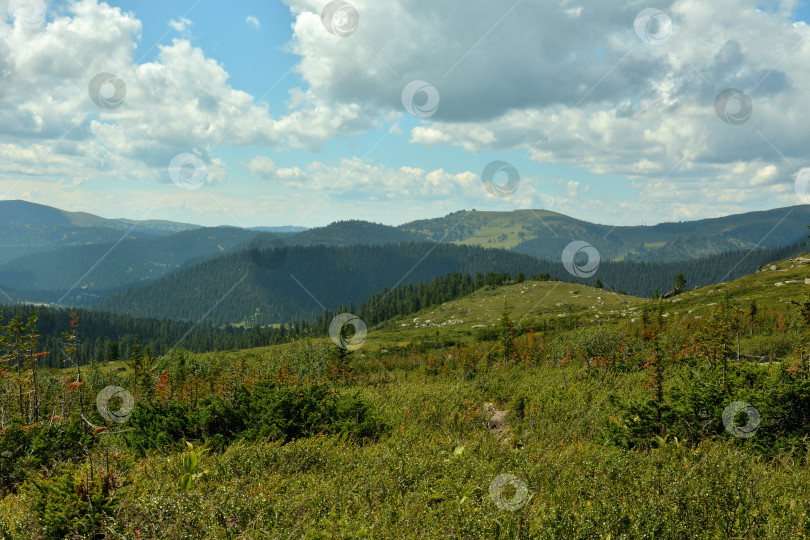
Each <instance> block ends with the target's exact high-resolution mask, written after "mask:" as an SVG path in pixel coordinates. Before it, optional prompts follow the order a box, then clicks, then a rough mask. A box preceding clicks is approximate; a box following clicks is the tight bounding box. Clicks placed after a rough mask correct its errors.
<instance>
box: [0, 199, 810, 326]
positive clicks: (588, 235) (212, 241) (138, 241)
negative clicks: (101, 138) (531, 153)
mask: <svg viewBox="0 0 810 540" xmlns="http://www.w3.org/2000/svg"><path fill="white" fill-rule="evenodd" d="M808 223H810V205H802V206H794V207H788V208H778V209H774V210H766V211H758V212H748V213H745V214H738V215H733V216H725V217H720V218H711V219H703V220H698V221H690V222H679V223H661V224H658V225H654V226H616V227H613V226H610V225H603V224H594V223H589V222H586V221H582V220H579V219H575V218H572V217H569V216H565V215H563V214H559V213H556V212H552V211H548V210H515V211H511V212H489V211H477V210H471V211H465V210H462V211H458V212H454V213H451V214H449V215H447V216H444V217H440V218H433V219H427V220H417V221H413V222H409V223H406V224H403V225H399V226H390V225H384V224H379V223H371V222H367V221H361V220H345V221H338V222H334V223H331V224H329V225H327V226H324V227H316V228H313V229H305V230H300V229H301V228H300V227H292V226H289V227H285V226H280V227H253V228H251V229H242V228H239V227H232V226H222V227H201V226H199V225H192V224H188V223H175V222H171V221H163V220H149V221H143V222H135V221H132V220H119V219H106V218H102V217H99V216H94V215H92V214H87V213H82V212H65V211H62V210H59V209H56V208H51V207H48V206H44V205H40V204H36V203H29V202H25V201H0V287H3V288H4V290H5V288H8V289H9V290H13V291H15V294H13V295H11V294H9V296H12V297H13V298H14V299H15V300H25V301H36V302H52V301H57V300H58V301H61V302H62V303H63V304H66V305H85V306H86V305H91V304H94V303H98V302H102V301H104V300H105V299H106V298H108V297H110V296H111V295H113V294H117V293H122V292H123V291H124V290H128V289H129V288H131V287H135V286H144V285H147V284H149V283H150V282H152V281H154V280H156V279H159V278H165V277H168V276H170V275H171V274H173V273H176V272H180V271H183V270H185V269H188V268H190V267H193V266H195V265H199V264H201V263H205V262H206V261H209V260H211V259H213V258H215V257H219V256H223V255H227V254H229V253H237V252H240V251H249V250H250V249H252V248H255V247H256V246H259V247H261V246H263V245H264V244H266V243H267V242H273V243H276V244H279V245H284V246H287V247H288V248H290V249H292V248H295V247H317V246H328V247H346V248H350V247H352V246H393V245H407V244H422V243H426V242H427V243H428V244H427V245H431V246H433V245H437V244H452V245H457V246H458V247H465V246H466V247H483V248H498V249H499V250H501V251H500V255H499V257H495V260H500V262H501V263H502V264H501V267H499V266H498V265H493V266H487V267H486V268H485V270H486V271H495V272H499V271H509V270H508V268H507V267H517V266H516V265H515V264H513V262H514V260H515V259H514V257H512V255H521V256H530V257H532V258H535V259H542V260H544V261H548V262H549V263H554V264H559V262H560V257H561V254H562V251H563V249H564V248H565V247H566V246H567V245H568V244H569V243H571V242H573V241H577V240H578V241H585V242H588V243H590V244H591V245H593V246H594V247H595V248H596V249H597V251H598V252H599V255H600V258H601V261H602V262H603V266H602V269H603V270H602V271H606V270H607V269H608V268H612V266H611V264H608V263H613V262H617V261H625V262H638V263H657V262H673V261H694V260H697V259H699V258H700V259H705V258H707V257H712V256H715V255H718V254H722V253H727V252H731V251H735V250H751V249H754V248H756V247H757V246H763V247H781V246H789V245H792V244H795V243H796V242H800V241H801V242H803V241H804V240H805V235H806V232H807V224H808ZM504 250H506V251H504ZM296 253H300V254H301V256H302V257H303V256H314V255H313V254H315V253H319V252H318V251H317V250H309V251H307V250H304V251H296ZM357 253H360V251H358V250H351V249H347V250H344V251H343V253H342V255H341V256H340V257H349V256H353V255H355V254H357ZM369 253H371V252H369ZM458 253H461V252H458ZM307 254H309V255H307ZM386 258H388V259H390V256H389V254H388V253H387V252H386ZM454 260H455V261H456V262H455V263H454V264H457V265H459V267H458V268H453V267H452V265H447V266H445V267H442V268H441V269H439V268H437V269H436V270H437V271H439V270H441V273H449V272H453V271H461V270H464V268H468V266H465V262H464V260H463V258H461V259H454ZM509 261H512V262H509ZM317 263H318V261H317V260H313V261H312V262H311V263H310V265H312V264H317ZM340 264H341V265H342V267H349V266H352V265H353V264H355V263H354V262H353V263H351V264H348V263H346V262H345V261H341V262H340ZM375 264H376V263H375ZM701 264H703V263H701ZM712 264H714V263H712ZM510 265H511V266H510ZM520 267H521V268H527V269H528V268H530V267H532V268H533V267H535V266H534V265H533V264H531V265H529V264H522V265H520ZM373 268H374V269H375V270H374V272H377V273H381V274H384V275H388V274H387V271H383V269H381V268H380V267H378V266H373ZM622 268H624V267H622ZM482 269H483V267H482ZM324 271H326V272H328V271H330V270H329V268H325V269H324ZM217 272H220V273H222V272H223V269H222V268H220V267H217ZM431 275H438V274H431ZM611 277H612V276H611ZM378 284H379V285H381V286H386V282H385V281H384V280H383V281H379V282H378ZM199 287H202V288H204V287H205V284H204V283H200V284H199ZM362 290H365V289H362ZM643 290H644V293H643V294H651V293H652V290H649V291H647V290H646V289H643ZM358 291H361V289H358ZM641 291H642V289H639V290H638V292H639V293H641ZM661 292H663V291H661ZM119 296H120V294H119ZM297 301H298V300H296V302H297ZM2 302H8V298H6V297H5V296H4V295H2V294H0V303H2ZM265 307H267V306H265ZM293 311H294V312H295V313H294V316H296V317H298V318H301V317H303V316H304V314H305V313H309V312H307V311H306V310H302V309H298V310H297V311H296V310H293ZM279 313H280V312H279ZM150 316H152V314H150ZM274 320H275V319H274Z"/></svg>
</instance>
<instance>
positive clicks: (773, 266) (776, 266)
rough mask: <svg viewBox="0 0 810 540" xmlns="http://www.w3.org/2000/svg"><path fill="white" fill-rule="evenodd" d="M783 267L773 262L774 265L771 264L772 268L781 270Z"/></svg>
mask: <svg viewBox="0 0 810 540" xmlns="http://www.w3.org/2000/svg"><path fill="white" fill-rule="evenodd" d="M781 269H782V268H780V267H779V266H778V265H776V264H772V265H771V270H781Z"/></svg>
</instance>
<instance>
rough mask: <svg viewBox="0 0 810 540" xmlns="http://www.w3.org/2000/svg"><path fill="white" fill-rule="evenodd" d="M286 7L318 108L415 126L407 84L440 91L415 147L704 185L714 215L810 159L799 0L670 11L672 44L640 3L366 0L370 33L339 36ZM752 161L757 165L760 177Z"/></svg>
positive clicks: (809, 34) (301, 10)
mask: <svg viewBox="0 0 810 540" xmlns="http://www.w3.org/2000/svg"><path fill="white" fill-rule="evenodd" d="M285 2H286V3H287V4H288V5H290V6H291V8H292V10H293V13H295V14H297V18H296V22H295V25H294V32H295V34H294V41H293V44H292V46H293V50H294V51H295V52H296V53H297V54H299V55H301V56H302V60H301V63H300V66H299V71H300V73H301V75H302V76H303V78H304V80H305V81H306V82H307V83H308V84H309V85H310V92H311V93H312V96H313V98H312V99H326V100H327V101H329V102H330V103H332V104H337V103H339V104H342V105H344V106H349V105H355V106H358V107H362V108H363V110H365V111H369V110H376V111H377V114H378V115H381V114H384V111H386V110H388V111H392V112H397V111H398V112H400V113H401V114H403V115H404V112H403V109H402V105H401V103H400V92H401V91H402V89H403V88H404V86H405V85H406V84H407V83H408V82H410V81H412V80H416V79H418V80H424V81H427V82H429V83H431V84H432V85H434V86H435V87H436V89H437V90H438V91H439V93H440V96H441V101H440V105H439V109H438V112H437V113H436V114H435V115H434V116H432V117H430V118H429V119H427V120H425V121H424V122H423V123H422V125H419V126H416V127H414V128H413V129H412V130H411V132H410V140H411V142H413V143H417V144H421V145H424V146H426V147H430V148H434V147H440V146H442V145H452V146H458V147H460V148H462V149H463V150H465V151H467V152H473V153H478V152H483V151H493V150H494V151H514V150H523V151H525V152H526V155H527V156H528V157H529V158H530V159H532V160H535V161H537V162H541V163H542V162H552V163H567V164H571V165H574V166H577V167H584V168H586V169H587V170H588V171H589V172H591V173H592V174H597V175H601V174H610V175H624V176H627V177H629V178H633V179H639V180H647V181H653V180H656V179H666V180H668V182H669V183H671V182H675V181H680V180H684V181H687V180H689V179H694V178H703V179H706V180H711V181H712V183H711V188H710V189H709V190H708V193H706V192H701V193H700V198H699V199H698V204H699V205H700V208H701V211H706V210H708V209H711V205H712V204H713V203H714V202H717V201H722V200H726V199H729V197H730V198H732V199H735V200H741V201H748V202H750V203H753V202H758V201H759V200H761V199H760V198H759V191H758V189H749V190H744V191H740V190H739V189H736V188H737V186H738V185H739V182H743V183H744V184H745V185H751V186H758V187H759V188H761V189H765V188H766V187H769V186H773V185H775V184H777V183H784V182H788V181H789V179H790V176H791V175H792V174H793V173H794V172H795V171H796V170H797V169H798V168H800V167H801V166H804V165H808V164H810V157H808V156H807V154H806V135H805V134H804V131H805V128H804V126H806V125H807V124H808V123H810V108H808V107H807V106H806V104H807V103H808V102H810V100H809V99H808V98H810V95H809V94H810V72H808V71H807V70H806V66H807V64H808V63H810V29H808V26H807V25H805V24H803V23H800V24H794V23H793V22H792V21H791V20H790V15H791V11H792V9H795V6H796V4H795V2H793V3H783V4H782V5H781V6H780V9H779V10H777V11H775V12H772V13H765V12H763V11H761V10H758V9H756V6H757V2H756V1H755V0H722V1H721V2H713V3H706V2H704V1H702V0H674V1H669V2H665V3H663V4H661V5H658V6H657V7H660V8H661V9H662V10H663V11H665V12H666V13H667V14H668V15H669V16H670V17H671V19H672V21H673V25H672V29H673V32H675V33H674V34H673V35H672V36H671V37H670V39H669V40H668V41H667V42H666V43H665V44H663V45H661V46H658V47H655V46H650V45H647V44H645V43H642V42H640V40H639V39H638V37H637V36H636V34H635V32H634V28H633V21H634V19H635V17H636V15H637V14H638V12H639V11H640V10H641V7H639V6H638V5H635V4H632V3H631V4H620V3H618V4H617V3H615V2H613V3H611V2H603V1H602V0H582V1H578V2H576V5H572V4H573V2H569V1H563V2H560V3H559V5H558V6H554V5H549V4H548V3H541V4H537V3H525V2H524V3H521V4H519V5H517V7H514V4H503V5H498V6H494V5H493V4H491V3H489V2H483V1H475V2H462V1H461V0H451V1H448V2H442V3H440V4H436V3H435V2H432V1H429V0H407V1H405V0H395V1H393V2H388V3H384V4H381V3H371V2H363V3H360V2H356V3H355V6H356V8H357V9H358V11H359V13H360V25H359V27H358V29H357V31H356V32H355V33H354V34H353V35H352V36H349V37H346V38H337V37H335V36H333V35H331V34H329V33H327V32H324V31H323V28H322V25H321V21H320V18H319V9H320V7H321V5H320V4H319V3H317V2H315V1H314V0H285ZM512 7H514V10H512V11H510V10H511V9H512ZM501 19H502V20H501ZM499 21H500V22H499ZM482 38H483V39H482ZM479 40H481V41H480V43H479ZM436 51H441V54H436ZM730 87H735V88H739V89H741V90H742V91H743V92H745V93H747V94H749V95H750V96H751V99H752V100H753V104H754V109H753V115H752V116H751V119H750V120H749V121H748V122H747V123H745V124H743V125H740V126H735V125H729V124H727V123H724V122H723V121H722V120H721V119H720V118H718V115H717V114H716V113H715V107H714V102H715V98H716V97H717V95H718V94H719V93H720V92H721V91H722V90H724V89H726V88H730ZM323 133H324V135H326V132H323ZM766 139H767V140H766ZM740 161H743V162H746V163H750V164H752V165H751V166H750V167H747V170H746V172H745V174H746V175H747V176H746V177H745V178H741V177H740V175H739V174H737V173H734V168H735V167H736V164H737V163H738V162H740ZM723 179H725V180H726V181H727V182H728V183H725V181H724V180H723ZM732 192H733V193H734V195H733V196H731V195H729V194H730V193H732ZM692 193H693V194H696V192H694V191H692ZM704 197H708V198H704Z"/></svg>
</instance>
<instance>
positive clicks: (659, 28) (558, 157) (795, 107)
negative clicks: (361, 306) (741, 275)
mask: <svg viewBox="0 0 810 540" xmlns="http://www.w3.org/2000/svg"><path fill="white" fill-rule="evenodd" d="M0 16H4V18H2V20H0V77H1V78H2V80H0V200H2V199H23V200H27V201H32V202H37V203H41V204H47V205H51V206H56V207H58V208H62V209H65V210H70V211H84V212H91V213H94V214H98V215H101V216H103V217H109V218H119V217H124V218H129V219H168V220H173V221H184V222H191V223H197V224H202V225H212V226H213V225H236V226H243V227H252V226H260V225H264V226H279V225H297V226H304V227H314V226H321V225H326V224H328V223H330V222H333V221H337V220H347V219H363V220H368V221H374V222H379V223H386V224H391V225H397V224H401V223H405V222H408V221H411V220H415V219H422V218H430V217H439V216H443V215H446V214H449V213H451V212H455V211H458V210H462V209H466V210H469V209H473V208H475V209H476V210H498V211H509V210H515V209H519V208H540V209H546V210H552V211H555V212H560V213H563V214H567V215H570V216H573V217H575V218H579V219H583V220H587V221H591V222H597V223H605V224H613V225H637V224H648V225H650V224H654V223H659V222H662V221H686V220H693V219H699V218H706V217H716V216H721V215H728V214H734V213H740V212H747V211H752V210H765V209H770V208H777V207H784V206H791V205H795V204H806V203H808V202H810V197H808V193H807V192H808V189H809V188H808V185H809V184H810V153H808V148H809V147H810V137H808V129H807V126H808V125H810V105H809V104H810V69H808V66H810V30H808V26H807V24H806V21H808V20H810V8H808V6H807V5H805V4H803V3H802V2H798V1H795V0H793V1H784V2H777V1H772V2H768V1H766V0H757V1H747V0H713V1H712V2H706V1H705V0H675V1H650V2H647V1H643V2H639V1H635V0H627V1H613V2H606V1H604V0H553V1H552V0H548V1H546V0H504V1H503V2H493V1H491V0H486V1H484V0H463V1H462V0H442V1H441V2H436V1H435V0H387V1H385V2H372V1H370V0H362V1H361V0H352V1H351V2H347V1H342V0H333V1H325V0H283V1H280V0H256V1H253V0H235V1H233V2H229V3H226V4H223V3H222V2H215V1H213V0H190V1H186V0H174V1H172V2H154V1H149V2H144V1H143V0H140V1H134V0H132V1H130V0H126V1H110V2H100V1H98V0H80V1H67V2H65V1H51V2H48V1H45V0H0Z"/></svg>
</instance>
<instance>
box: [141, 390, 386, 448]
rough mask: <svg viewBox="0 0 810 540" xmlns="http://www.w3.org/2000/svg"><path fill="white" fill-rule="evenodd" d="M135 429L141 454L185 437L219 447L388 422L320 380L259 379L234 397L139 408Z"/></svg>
mask: <svg viewBox="0 0 810 540" xmlns="http://www.w3.org/2000/svg"><path fill="white" fill-rule="evenodd" d="M132 420H133V422H134V424H135V429H134V430H133V431H132V432H129V433H128V434H127V440H128V441H129V443H130V444H131V446H132V447H134V448H135V449H136V451H138V452H139V454H140V455H143V454H144V453H145V452H146V451H147V450H149V449H155V448H167V447H169V448H173V449H175V450H178V449H182V444H183V443H182V441H183V440H186V439H192V440H194V439H204V440H206V441H208V443H209V444H210V446H211V447H212V448H214V449H221V448H222V447H224V446H225V445H226V444H228V443H230V442H231V441H234V440H236V439H245V440H249V441H254V440H257V439H263V438H269V439H271V440H280V441H283V442H289V441H291V440H293V439H298V438H301V437H308V436H311V435H315V434H318V433H324V434H345V435H346V436H348V437H350V438H353V439H355V440H358V441H365V440H373V439H377V438H378V437H379V436H380V435H381V434H382V433H384V432H385V431H386V430H387V426H385V425H384V423H383V422H381V421H380V420H378V419H377V417H376V416H375V415H374V414H372V412H371V410H370V408H369V406H368V404H366V403H365V402H364V401H363V400H362V399H361V398H360V397H359V396H358V395H356V394H355V395H350V394H343V395H341V394H339V393H337V392H335V391H333V390H330V389H328V388H327V387H325V386H323V385H321V384H311V385H307V386H301V387H293V388H281V387H278V386H276V385H275V384H274V383H272V382H267V381H264V382H260V383H257V384H256V385H255V386H254V387H253V388H251V389H248V388H246V387H241V388H240V389H239V390H238V391H237V392H236V395H235V397H234V398H233V399H225V398H222V397H220V396H213V397H207V398H205V399H202V400H200V401H198V402H197V404H196V406H192V405H191V404H190V403H184V402H180V401H177V400H171V401H167V402H150V403H145V404H144V405H143V406H139V407H138V408H136V411H135V413H134V414H133V416H132Z"/></svg>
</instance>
